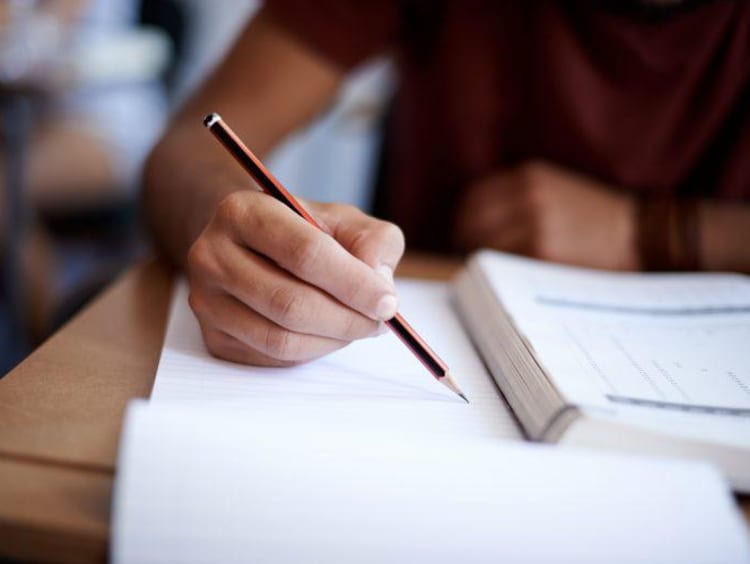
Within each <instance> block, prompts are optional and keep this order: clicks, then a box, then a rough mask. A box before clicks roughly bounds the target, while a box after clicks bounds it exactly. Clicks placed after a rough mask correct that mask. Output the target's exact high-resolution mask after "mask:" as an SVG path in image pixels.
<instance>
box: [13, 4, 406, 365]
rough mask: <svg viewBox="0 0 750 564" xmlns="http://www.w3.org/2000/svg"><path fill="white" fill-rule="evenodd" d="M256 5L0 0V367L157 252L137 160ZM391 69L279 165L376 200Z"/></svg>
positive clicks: (366, 78) (320, 196)
mask: <svg viewBox="0 0 750 564" xmlns="http://www.w3.org/2000/svg"><path fill="white" fill-rule="evenodd" d="M259 5H260V2H258V1H254V0H212V1H211V2H206V1H205V0H140V1H138V0H134V1H129V0H88V1H87V0H0V115H1V116H2V117H1V121H0V186H1V189H0V202H1V203H0V256H1V257H2V263H1V264H2V276H1V277H0V377H1V376H2V375H4V374H5V373H6V372H7V371H8V370H10V369H11V368H12V367H13V366H14V365H15V364H16V363H17V362H19V361H20V360H22V359H23V357H24V356H26V355H27V354H28V353H29V352H30V351H31V350H33V348H35V347H36V346H37V345H38V344H40V343H41V342H42V341H43V340H44V339H45V338H46V337H47V336H49V335H50V334H51V333H52V332H53V331H54V330H55V329H56V328H57V327H59V326H60V325H62V324H63V323H65V321H66V320H68V319H69V318H70V317H71V316H72V315H74V314H75V313H76V311H78V310H79V309H80V308H81V307H82V306H84V305H85V304H86V303H87V302H88V301H90V300H91V299H92V298H93V297H94V296H95V295H96V294H97V293H98V292H99V291H100V290H101V289H102V288H103V287H104V286H106V285H107V284H108V283H109V282H110V281H112V280H113V279H114V278H115V277H116V276H117V275H118V274H119V273H120V272H122V271H123V270H124V269H125V268H127V266H128V265H129V264H132V263H133V262H134V261H137V260H139V259H142V258H144V257H146V256H148V255H149V253H150V249H149V242H148V237H147V235H146V234H145V233H144V230H143V227H142V224H141V222H140V219H139V211H138V191H139V178H140V170H141V167H142V165H143V161H144V159H145V157H146V156H147V154H148V152H149V150H150V148H151V146H152V145H153V144H154V143H155V142H156V140H157V139H158V137H159V134H160V132H161V130H162V128H163V127H164V126H165V124H166V122H167V121H168V119H169V115H170V113H171V112H173V111H174V109H175V108H177V107H179V105H180V104H181V103H182V102H183V101H184V100H185V98H186V97H187V96H189V95H190V93H191V92H192V90H193V89H195V88H196V87H197V86H198V85H199V84H200V82H201V80H202V79H203V78H204V77H205V75H206V73H207V72H209V71H210V70H211V68H212V67H213V66H214V65H215V64H216V62H217V61H218V60H219V59H220V58H221V56H222V54H223V53H224V52H225V51H226V49H227V48H228V46H229V45H231V43H232V40H233V38H234V37H235V36H236V35H237V33H239V32H240V30H241V29H242V28H243V27H244V25H246V23H247V21H249V19H250V18H252V16H253V14H254V13H255V12H256V10H257V9H258V8H259ZM393 80H394V74H393V72H392V68H391V66H390V63H389V62H388V61H387V60H376V61H372V62H370V63H368V64H367V65H366V66H365V67H363V68H361V69H358V70H357V71H356V72H355V73H353V75H352V76H351V78H350V79H349V81H348V82H347V84H346V85H345V86H344V88H343V89H342V91H341V93H340V95H339V99H338V102H337V103H336V104H335V105H334V106H333V107H331V108H330V109H329V111H328V112H327V113H326V114H325V115H324V116H321V118H320V119H319V120H318V121H316V122H315V123H313V124H311V125H310V127H308V128H307V129H306V130H305V131H302V132H299V133H297V134H295V135H294V136H293V137H292V138H290V139H288V140H287V141H286V142H285V143H284V144H283V145H282V146H281V147H279V148H278V150H277V151H276V152H275V153H274V154H273V155H272V156H271V158H270V160H269V166H270V168H271V169H272V170H273V172H274V173H275V174H276V175H277V176H278V177H279V178H280V179H281V180H282V182H284V183H285V184H287V185H288V186H290V187H291V188H292V189H293V190H294V192H295V193H297V194H299V195H301V196H305V197H312V198H315V199H317V200H321V201H343V202H349V203H353V204H355V205H357V206H359V207H361V208H363V209H366V210H367V209H369V208H370V207H371V206H370V203H371V196H372V187H373V185H374V182H375V176H376V171H377V162H378V156H379V148H380V135H379V131H380V129H381V128H380V124H381V122H382V121H383V116H384V114H385V112H386V109H387V106H388V101H389V99H390V95H391V93H392V92H393ZM219 110H220V109H219Z"/></svg>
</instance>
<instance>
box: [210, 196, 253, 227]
mask: <svg viewBox="0 0 750 564" xmlns="http://www.w3.org/2000/svg"><path fill="white" fill-rule="evenodd" d="M248 194H249V192H248V193H244V192H232V193H231V194H229V195H228V196H226V197H225V198H224V199H223V200H221V202H219V205H218V206H217V208H216V218H217V219H218V220H219V221H220V222H221V223H230V224H234V223H237V222H239V221H240V220H241V219H242V217H243V216H245V215H246V212H247V208H248V204H249V198H248Z"/></svg>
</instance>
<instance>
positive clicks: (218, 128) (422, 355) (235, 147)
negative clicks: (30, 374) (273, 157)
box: [203, 113, 469, 403]
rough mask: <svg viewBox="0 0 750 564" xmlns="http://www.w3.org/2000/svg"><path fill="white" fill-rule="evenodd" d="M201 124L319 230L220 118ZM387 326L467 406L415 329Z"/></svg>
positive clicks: (396, 322) (399, 323)
mask: <svg viewBox="0 0 750 564" xmlns="http://www.w3.org/2000/svg"><path fill="white" fill-rule="evenodd" d="M203 124H204V125H205V126H206V127H207V128H208V130H209V131H210V132H211V133H213V135H214V137H216V139H218V140H219V142H220V143H221V144H222V145H223V146H224V148H225V149H226V150H227V151H229V153H230V154H231V155H232V156H233V157H234V158H235V159H236V160H237V162H238V163H239V164H240V166H242V168H244V169H245V170H246V171H247V173H248V174H250V176H252V177H253V179H254V180H255V181H256V182H257V183H258V185H259V186H260V188H261V190H263V191H264V192H265V193H266V194H269V195H270V196H273V197H274V198H276V199H277V200H279V201H280V202H281V203H283V204H285V205H286V206H287V207H289V208H291V209H292V211H294V212H295V213H297V214H298V215H300V216H302V217H303V218H304V219H305V220H306V221H307V222H308V223H310V224H311V225H313V226H315V227H317V228H318V229H321V227H320V225H319V224H318V223H317V222H316V221H315V219H314V218H313V217H312V216H311V215H310V214H309V213H308V212H307V210H305V208H304V207H303V206H302V205H301V204H300V203H299V202H298V201H297V200H296V199H295V198H294V196H292V195H291V194H290V193H289V191H288V190H287V189H286V188H284V186H283V185H282V184H281V182H279V181H278V180H277V179H276V178H275V177H274V176H273V175H272V174H271V173H270V172H269V171H268V169H266V167H265V166H264V165H263V163H262V162H260V159H258V157H256V156H255V155H254V154H253V153H252V151H250V149H248V148H247V146H246V145H245V144H244V143H243V142H242V140H241V139H240V138H239V137H238V136H237V134H236V133H235V132H234V131H232V129H231V128H230V127H229V126H228V125H227V124H226V123H225V122H224V120H223V119H221V117H220V116H219V114H216V113H212V114H209V115H208V116H206V118H205V119H204V120H203ZM385 323H386V325H387V326H388V327H389V328H390V329H391V331H393V332H394V333H395V334H396V336H397V337H398V338H399V339H400V340H401V342H402V343H404V344H405V345H406V346H407V347H408V348H409V350H411V352H412V353H414V356H416V357H417V359H418V360H419V361H420V362H421V363H422V365H424V367H425V368H426V369H427V370H428V371H429V372H430V374H432V375H433V376H434V377H435V379H436V380H437V381H438V382H440V383H441V384H443V385H444V386H446V387H447V388H448V389H449V390H451V391H452V392H454V393H455V394H457V395H458V396H460V397H461V399H463V400H464V401H465V402H466V403H469V400H468V399H467V397H466V396H465V395H464V393H463V392H462V391H461V389H460V388H459V387H458V385H457V384H456V382H455V381H454V380H453V378H452V377H451V374H450V372H449V370H448V365H446V364H445V362H443V360H442V359H441V358H440V357H439V356H438V355H437V354H435V352H434V351H433V350H432V349H431V348H430V346H429V345H428V344H427V343H426V342H425V341H424V339H422V337H420V336H419V334H418V333H417V332H416V331H415V330H414V328H413V327H412V326H411V325H409V323H408V322H407V321H406V319H404V317H403V316H402V315H401V314H400V313H396V315H395V316H393V318H392V319H389V320H387V321H386V322H385Z"/></svg>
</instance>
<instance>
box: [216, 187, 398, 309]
mask: <svg viewBox="0 0 750 564" xmlns="http://www.w3.org/2000/svg"><path fill="white" fill-rule="evenodd" d="M217 216H219V218H220V221H222V222H225V223H227V224H231V225H233V226H234V233H233V236H234V237H235V239H236V240H237V242H240V243H242V244H243V245H245V246H247V247H249V248H250V249H252V250H254V251H255V252H257V253H260V254H262V255H263V256H265V257H268V258H269V259H270V260H272V261H273V262H275V263H276V264H277V265H278V266H279V267H281V268H282V269H283V270H285V271H287V272H289V273H291V274H293V275H294V276H295V277H297V278H299V279H300V280H303V281H305V282H307V283H309V284H310V285H312V286H314V287H317V288H320V289H321V290H323V291H324V292H326V293H328V294H329V295H331V296H333V297H334V298H336V299H337V300H338V301H339V302H341V303H343V304H344V305H347V306H349V307H350V308H352V309H354V310H356V311H359V312H360V313H362V314H364V315H366V316H368V317H370V318H371V319H376V320H385V319H390V318H391V317H393V315H395V313H396V310H397V307H398V301H397V298H396V291H395V287H394V285H393V284H392V283H391V282H389V281H388V280H387V279H386V278H385V277H383V276H380V275H378V273H377V272H375V271H374V270H373V268H371V267H370V266H368V264H366V263H365V262H364V261H363V260H361V259H360V258H358V257H356V256H354V255H352V254H351V253H350V252H349V251H347V249H346V248H345V247H344V246H343V245H342V244H340V243H339V242H338V241H337V240H336V239H334V238H333V237H331V236H330V235H328V234H326V233H324V232H322V231H320V230H319V229H317V228H315V227H313V226H312V225H310V224H308V223H307V222H306V221H305V220H304V219H302V218H301V217H299V216H297V215H296V214H293V213H290V211H289V209H287V208H286V206H284V205H283V204H281V203H280V202H277V201H276V200H274V199H273V198H269V197H268V196H266V195H264V194H259V193H252V192H238V193H236V194H233V195H232V196H229V197H228V198H227V199H225V200H224V202H222V205H221V206H220V208H219V210H218V211H217ZM342 221H343V220H342ZM337 231H338V232H341V231H342V229H341V227H338V229H337ZM391 254H392V253H391ZM389 256H390V255H389Z"/></svg>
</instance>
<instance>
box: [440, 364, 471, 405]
mask: <svg viewBox="0 0 750 564" xmlns="http://www.w3.org/2000/svg"><path fill="white" fill-rule="evenodd" d="M438 382H440V383H441V384H443V386H445V387H446V388H448V389H449V390H450V391H451V392H453V393H454V394H456V395H457V396H459V397H460V398H461V399H462V400H464V401H465V402H466V403H469V399H468V398H467V397H466V396H465V395H464V393H463V392H462V391H461V388H459V387H458V384H456V382H455V380H453V378H452V377H451V375H450V373H449V372H446V373H445V376H443V377H442V378H439V379H438Z"/></svg>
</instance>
